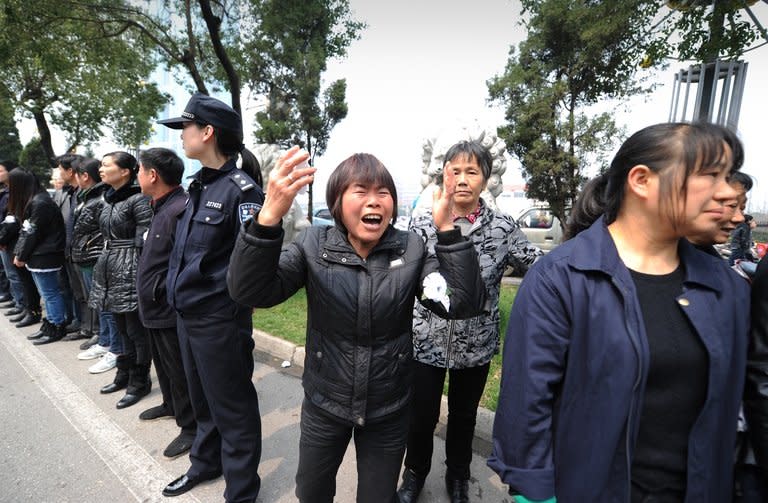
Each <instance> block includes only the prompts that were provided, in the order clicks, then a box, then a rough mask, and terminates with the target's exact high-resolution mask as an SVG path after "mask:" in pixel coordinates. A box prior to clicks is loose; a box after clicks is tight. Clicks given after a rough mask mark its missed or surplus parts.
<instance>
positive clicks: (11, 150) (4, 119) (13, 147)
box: [0, 87, 21, 162]
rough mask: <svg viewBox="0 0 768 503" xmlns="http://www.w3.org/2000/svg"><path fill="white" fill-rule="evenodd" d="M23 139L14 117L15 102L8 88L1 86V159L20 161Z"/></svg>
mask: <svg viewBox="0 0 768 503" xmlns="http://www.w3.org/2000/svg"><path fill="white" fill-rule="evenodd" d="M19 154H21V140H19V129H18V128H17V127H16V120H15V118H14V108H13V102H12V101H11V98H10V95H9V94H8V92H7V90H4V89H2V88H1V87H0V160H9V159H10V160H11V161H14V162H18V161H19Z"/></svg>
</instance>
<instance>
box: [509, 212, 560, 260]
mask: <svg viewBox="0 0 768 503" xmlns="http://www.w3.org/2000/svg"><path fill="white" fill-rule="evenodd" d="M515 220H516V221H517V225H519V226H520V230H521V231H523V233H524V234H525V235H526V237H527V238H528V241H530V242H531V243H532V244H534V245H536V246H538V247H539V248H541V249H542V250H543V251H544V253H548V252H549V251H550V250H552V249H553V248H554V247H556V246H557V245H559V244H560V243H562V241H563V229H562V228H561V226H560V219H558V218H557V217H556V216H555V215H554V214H552V212H551V211H549V208H548V207H546V206H537V207H533V208H528V209H527V210H524V211H523V212H522V213H520V215H519V216H518V217H517V218H516V219H515Z"/></svg>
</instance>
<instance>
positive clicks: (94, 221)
mask: <svg viewBox="0 0 768 503" xmlns="http://www.w3.org/2000/svg"><path fill="white" fill-rule="evenodd" d="M108 189H109V185H107V184H105V183H102V182H99V183H97V184H96V185H94V186H93V187H91V188H89V189H86V190H82V191H80V192H78V194H77V206H75V209H74V212H73V215H72V218H73V220H74V222H73V223H74V225H73V228H72V242H71V249H70V253H69V256H70V257H71V260H72V262H74V263H75V264H79V265H81V266H92V265H93V264H95V263H96V259H98V258H99V255H101V253H102V251H104V238H103V236H102V235H101V227H100V226H99V216H100V215H101V210H102V208H103V207H104V204H105V202H104V197H103V196H104V193H105V192H106V191H107V190H108Z"/></svg>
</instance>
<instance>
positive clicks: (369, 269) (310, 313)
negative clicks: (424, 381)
mask: <svg viewBox="0 0 768 503" xmlns="http://www.w3.org/2000/svg"><path fill="white" fill-rule="evenodd" d="M282 238H283V232H282V229H279V228H274V227H271V228H270V227H264V226H260V225H258V224H257V223H255V222H253V221H249V222H246V224H245V226H244V227H243V229H241V232H240V234H239V236H238V239H237V242H236V244H235V249H234V251H233V252H232V257H231V261H230V266H229V273H228V275H227V283H228V286H229V293H230V295H231V296H232V298H233V299H234V300H235V301H237V302H240V303H242V304H246V305H250V306H255V307H269V306H274V305H276V304H279V303H280V302H283V301H284V300H286V299H288V298H289V297H291V296H292V295H293V294H294V293H295V292H296V291H297V290H298V289H299V288H301V287H304V286H305V287H306V290H307V304H308V306H307V307H308V310H307V342H306V354H307V356H306V360H305V368H304V375H303V385H304V391H305V394H306V397H307V399H309V400H311V402H312V403H313V404H314V405H316V406H318V407H320V408H322V409H323V410H325V411H327V412H328V413H330V414H332V415H334V416H336V417H338V418H339V419H341V420H343V421H349V422H350V423H351V424H354V425H357V426H363V425H365V424H366V422H368V421H374V420H376V419H377V418H381V417H383V416H386V415H387V414H391V413H393V412H396V411H398V410H400V409H401V408H403V407H405V406H406V405H407V404H408V402H409V400H410V395H411V390H410V388H411V387H410V379H411V365H410V360H411V358H412V343H411V324H412V322H413V320H412V317H413V304H414V302H415V299H416V297H417V296H419V297H420V296H421V294H422V285H423V280H424V278H425V277H426V276H427V275H428V274H430V273H433V272H439V274H441V275H442V276H443V277H444V279H445V281H446V283H447V285H448V287H449V288H450V289H451V294H450V302H449V309H448V310H446V309H445V307H444V306H443V305H442V304H441V303H439V302H435V301H431V300H428V299H423V300H422V302H423V303H425V305H428V306H429V307H430V308H431V309H433V310H434V311H435V312H437V313H438V314H440V316H444V317H447V318H458V317H464V318H466V317H469V316H474V315H476V314H478V313H479V312H481V310H482V309H483V308H484V304H485V295H484V288H483V284H482V279H481V278H480V269H479V266H478V263H477V256H476V254H475V251H474V249H473V247H472V243H470V242H469V241H467V240H466V239H464V238H462V237H461V234H460V232H459V231H458V229H456V230H454V231H451V232H445V233H440V234H439V235H438V243H437V246H436V247H435V248H436V251H437V255H436V256H434V255H433V256H430V255H429V254H428V253H427V252H426V247H425V245H424V243H423V242H422V241H421V239H419V237H418V236H417V235H416V234H414V233H412V232H405V231H399V230H397V229H395V228H394V227H392V226H390V227H389V229H388V230H387V231H386V232H385V233H384V235H383V236H382V238H381V240H380V241H379V243H378V244H377V245H376V247H375V248H374V249H373V250H372V251H371V253H370V255H368V257H367V258H366V259H362V258H361V257H360V256H359V255H357V253H355V250H354V249H353V248H352V246H351V245H350V243H349V241H348V240H347V236H346V232H344V231H343V230H342V229H341V228H340V227H310V228H308V229H305V230H303V231H302V232H301V233H299V235H298V236H297V237H296V240H295V241H294V242H292V243H290V244H289V245H287V246H286V247H285V249H283V250H282V252H281V245H282Z"/></svg>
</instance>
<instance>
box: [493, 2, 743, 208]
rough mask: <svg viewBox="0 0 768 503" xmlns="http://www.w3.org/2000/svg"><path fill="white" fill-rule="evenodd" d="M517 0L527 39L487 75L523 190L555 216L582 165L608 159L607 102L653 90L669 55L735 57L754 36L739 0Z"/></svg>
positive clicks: (569, 197) (611, 127) (610, 123)
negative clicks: (603, 108) (670, 0)
mask: <svg viewBox="0 0 768 503" xmlns="http://www.w3.org/2000/svg"><path fill="white" fill-rule="evenodd" d="M677 4H685V5H676V6H677V7H682V8H683V10H670V9H669V8H668V7H667V6H666V5H665V2H664V1H662V0H625V1H621V2H605V1H600V0H522V6H523V11H522V15H523V16H524V21H523V24H524V25H525V27H526V28H527V30H528V38H527V39H526V40H525V41H523V42H522V43H520V44H519V45H518V47H516V48H515V47H513V48H512V49H511V50H510V56H509V60H508V62H507V65H506V68H505V70H504V72H503V73H502V74H500V75H497V76H495V77H494V78H492V79H491V80H489V82H488V89H489V95H490V98H491V100H492V101H495V102H497V103H499V104H503V105H504V107H505V109H506V120H507V124H506V125H504V126H502V127H501V128H499V134H500V136H501V137H502V138H504V140H505V141H506V142H507V145H508V147H509V149H510V151H511V152H512V153H513V154H514V155H515V156H516V157H517V158H518V159H519V160H520V162H521V163H522V169H523V175H524V177H525V178H526V181H527V182H528V189H527V193H528V196H529V197H531V198H533V199H538V200H542V201H546V202H547V203H549V205H550V206H551V208H552V211H553V212H554V213H555V214H556V215H557V217H558V218H559V219H560V221H561V222H565V221H566V219H565V215H566V211H567V208H568V206H569V205H570V204H572V202H573V200H574V199H575V198H576V196H577V194H578V191H579V188H580V187H581V184H582V183H583V182H584V180H585V171H586V169H587V168H588V167H590V166H593V167H598V168H602V167H604V166H605V161H606V158H605V156H606V154H607V153H608V152H609V151H610V150H612V149H613V148H614V147H615V145H616V143H617V142H618V140H619V139H620V138H621V136H623V134H624V132H623V130H622V128H619V127H617V125H616V124H615V122H614V120H613V118H612V115H611V114H610V113H602V114H595V113H591V110H592V108H591V107H592V106H593V105H595V104H597V103H598V102H599V101H601V100H604V99H614V100H618V101H620V100H622V99H625V98H628V97H629V96H632V95H635V94H638V93H644V92H647V91H649V90H650V87H649V86H648V85H646V79H647V77H648V76H649V73H648V72H644V71H643V69H650V68H652V67H663V66H665V65H666V64H667V60H668V58H670V57H676V58H679V59H695V60H699V61H710V60H711V59H713V58H715V57H717V56H721V57H736V56H739V55H740V54H742V53H743V51H744V50H745V49H746V48H747V46H748V44H750V43H751V42H752V41H754V40H755V36H756V29H755V27H754V26H751V25H749V23H747V22H746V21H745V20H744V19H743V16H744V14H743V12H740V11H739V10H738V7H739V6H740V5H743V3H742V2H739V1H723V2H715V4H716V7H715V8H712V2H702V1H698V0H687V1H683V0H680V1H678V2H677Z"/></svg>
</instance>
